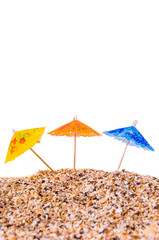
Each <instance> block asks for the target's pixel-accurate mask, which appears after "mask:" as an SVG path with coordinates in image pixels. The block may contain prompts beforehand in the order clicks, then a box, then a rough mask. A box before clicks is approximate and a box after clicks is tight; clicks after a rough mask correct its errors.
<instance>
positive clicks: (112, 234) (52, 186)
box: [0, 169, 159, 240]
mask: <svg viewBox="0 0 159 240" xmlns="http://www.w3.org/2000/svg"><path fill="white" fill-rule="evenodd" d="M0 239H1V240H3V239H7V240H14V239H15V240H17V239H18V240H20V239H29V240H31V239H40V240H45V239H57V240H60V239H64V240H67V239H86V240H88V239H108V240H109V239H112V240H118V239H121V240H122V239H123V240H126V239H150V240H157V239H159V179H157V178H155V177H151V176H143V175H139V174H136V173H132V172H127V171H125V170H122V171H121V172H104V171H102V170H95V169H79V170H75V171H74V170H72V169H61V170H58V171H54V172H50V171H39V172H38V173H36V174H34V175H32V176H30V177H22V178H0Z"/></svg>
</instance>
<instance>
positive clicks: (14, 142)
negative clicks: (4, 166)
mask: <svg viewBox="0 0 159 240" xmlns="http://www.w3.org/2000/svg"><path fill="white" fill-rule="evenodd" d="M44 130H45V127H42V128H32V129H26V130H22V131H17V132H16V131H14V130H13V131H14V135H13V137H12V139H11V141H10V144H9V148H8V152H7V157H6V160H5V163H7V162H10V161H13V160H14V159H15V158H17V157H18V156H20V155H21V154H23V153H24V152H26V151H27V150H28V149H30V150H31V151H32V152H33V153H34V154H35V155H36V156H37V157H38V158H39V159H40V160H41V161H42V162H43V163H44V164H45V165H46V166H47V167H48V168H49V169H50V170H51V171H53V169H52V168H51V167H50V166H49V165H48V164H47V163H46V162H45V161H44V160H43V159H42V158H41V157H40V156H39V155H38V154H37V153H36V152H35V151H34V150H33V149H32V147H33V146H34V145H35V144H36V143H39V142H40V140H41V137H42V135H43V133H44Z"/></svg>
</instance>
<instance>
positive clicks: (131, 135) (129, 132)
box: [103, 120, 154, 170]
mask: <svg viewBox="0 0 159 240" xmlns="http://www.w3.org/2000/svg"><path fill="white" fill-rule="evenodd" d="M136 124H137V121H136V120H135V121H134V122H133V124H132V126H130V127H126V128H118V129H115V130H111V131H105V132H103V133H104V134H105V135H107V136H110V137H114V138H115V139H117V140H119V141H122V142H124V143H126V146H125V149H124V153H123V155H122V158H121V160H120V163H119V166H118V170H119V168H120V166H121V163H122V160H123V158H124V155H125V152H126V149H127V147H128V145H130V146H136V147H138V148H143V149H144V150H151V151H154V149H153V148H152V147H151V146H150V144H149V143H148V142H147V141H146V139H145V138H144V137H143V136H142V135H141V133H140V132H139V131H138V130H137V129H136V127H135V126H136Z"/></svg>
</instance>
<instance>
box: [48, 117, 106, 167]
mask: <svg viewBox="0 0 159 240" xmlns="http://www.w3.org/2000/svg"><path fill="white" fill-rule="evenodd" d="M48 134H50V135H52V136H67V137H74V169H75V163H76V137H80V136H82V137H94V136H101V134H100V133H98V132H96V131H95V130H93V129H92V128H90V127H89V126H87V125H86V124H84V123H82V122H80V121H78V120H77V119H76V118H74V119H73V121H72V122H69V123H67V124H65V125H63V126H61V127H59V128H57V129H55V130H53V131H51V132H49V133H48Z"/></svg>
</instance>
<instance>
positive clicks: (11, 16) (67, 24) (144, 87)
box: [0, 0, 159, 177]
mask: <svg viewBox="0 0 159 240" xmlns="http://www.w3.org/2000/svg"><path fill="white" fill-rule="evenodd" d="M158 12H159V3H158V1H146V0H144V1H140V0H136V1H135V0H134V1H129V0H125V1H93V0H91V1H87V0H84V1H83V0H80V1H76V0H73V1H69V0H68V1H60V0H58V1H49V0H48V1H40V0H38V1H35V0H31V1H30V0H27V1H23V0H20V1H16V0H15V1H1V2H0V113H1V114H0V176H23V175H28V174H32V173H35V172H37V171H38V170H39V169H46V167H45V165H44V164H43V163H42V162H41V161H40V160H39V159H38V158H37V157H36V156H35V155H34V154H33V153H32V152H31V151H27V152H26V153H24V154H23V155H21V156H20V157H18V158H17V159H16V160H15V161H13V162H9V163H7V164H5V165H4V161H5V158H6V154H7V150H8V145H9V142H10V140H11V137H12V135H13V133H12V128H14V129H15V130H23V129H28V128H34V127H46V130H45V133H44V135H43V137H42V140H41V143H40V144H36V145H35V146H34V148H33V149H34V150H35V151H36V152H37V153H38V154H39V155H40V156H41V157H42V158H43V159H44V160H45V161H46V162H47V163H48V164H49V165H50V166H51V167H52V168H53V169H60V168H72V167H73V150H74V149H73V148H74V145H73V144H74V143H73V138H67V137H53V136H50V135H48V134H47V133H48V132H49V131H51V130H54V129H55V128H57V127H60V126H61V125H63V124H65V123H68V122H70V121H72V120H73V117H74V116H75V115H77V116H78V120H79V121H82V122H84V123H85V124H87V125H89V126H90V127H92V128H93V129H95V130H96V131H98V132H100V133H102V132H103V131H107V130H112V129H116V128H120V127H127V126H130V125H131V124H132V122H133V120H134V119H136V120H138V124H137V126H136V127H137V129H138V130H139V131H140V132H141V133H142V135H143V136H144V137H145V138H146V140H147V141H148V142H149V144H150V145H151V146H152V147H153V148H154V149H155V152H151V151H144V150H143V149H138V148H136V147H128V149H127V152H126V155H125V158H124V160H123V163H122V166H121V168H124V169H126V170H128V171H133V172H137V173H140V174H145V175H153V176H156V177H159V140H158V139H159V113H158V112H159V87H158V80H159V14H158ZM124 147H125V145H124V144H122V143H121V142H119V141H117V140H114V139H113V138H110V137H108V136H105V135H104V136H102V137H94V138H83V137H81V138H78V139H77V162H76V163H77V164H76V167H77V168H96V169H103V170H105V171H114V170H116V169H117V167H118V164H119V161H120V158H121V156H122V153H123V150H124Z"/></svg>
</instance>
